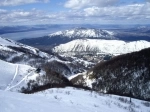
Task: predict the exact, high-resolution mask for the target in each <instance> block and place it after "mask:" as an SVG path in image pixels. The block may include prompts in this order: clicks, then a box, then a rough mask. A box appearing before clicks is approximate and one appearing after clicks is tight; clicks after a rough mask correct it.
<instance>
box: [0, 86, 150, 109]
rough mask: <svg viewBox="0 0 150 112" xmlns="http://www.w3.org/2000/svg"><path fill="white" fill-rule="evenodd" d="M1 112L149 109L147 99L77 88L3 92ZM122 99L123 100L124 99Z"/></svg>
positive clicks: (0, 103)
mask: <svg viewBox="0 0 150 112" xmlns="http://www.w3.org/2000/svg"><path fill="white" fill-rule="evenodd" d="M0 93H1V95H0V101H1V102H0V112H149V111H150V107H148V106H146V105H144V104H146V103H147V104H149V103H148V102H145V101H141V100H136V99H132V103H130V102H129V98H128V97H120V96H115V95H105V94H102V93H95V92H91V91H84V90H78V89H75V88H61V89H49V90H46V91H43V92H39V93H36V94H21V93H14V92H9V91H0ZM122 99H123V100H122Z"/></svg>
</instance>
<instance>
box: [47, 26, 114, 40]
mask: <svg viewBox="0 0 150 112" xmlns="http://www.w3.org/2000/svg"><path fill="white" fill-rule="evenodd" d="M49 36H50V37H53V36H63V37H68V38H109V39H113V38H115V37H114V32H112V31H107V30H100V29H92V28H75V29H71V30H65V31H58V32H56V33H52V34H50V35H49Z"/></svg>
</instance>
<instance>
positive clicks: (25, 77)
mask: <svg viewBox="0 0 150 112" xmlns="http://www.w3.org/2000/svg"><path fill="white" fill-rule="evenodd" d="M33 72H34V70H33V71H31V72H30V73H28V75H26V76H24V77H23V79H22V80H21V81H19V82H18V83H17V84H16V85H14V86H11V87H9V88H8V89H7V91H8V90H10V89H12V88H15V87H16V86H18V85H19V84H21V83H22V82H23V81H24V80H25V79H27V78H28V76H30V75H31V74H32V73H33Z"/></svg>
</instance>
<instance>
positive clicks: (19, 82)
mask: <svg viewBox="0 0 150 112" xmlns="http://www.w3.org/2000/svg"><path fill="white" fill-rule="evenodd" d="M38 75H39V74H37V73H36V72H35V68H33V67H30V66H28V65H22V64H12V63H8V62H5V61H2V60H0V89H1V90H6V91H7V90H12V91H17V90H20V88H21V87H23V86H26V84H27V82H28V81H29V80H30V79H32V80H35V79H36V77H37V76H38Z"/></svg>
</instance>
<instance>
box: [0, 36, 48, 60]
mask: <svg viewBox="0 0 150 112" xmlns="http://www.w3.org/2000/svg"><path fill="white" fill-rule="evenodd" d="M10 47H18V48H24V49H27V50H29V51H30V52H31V53H33V54H35V55H38V56H40V57H42V58H48V57H49V56H48V54H46V53H44V52H41V51H40V50H39V49H37V48H34V47H31V46H27V45H24V44H21V43H18V42H15V41H13V40H11V39H7V38H2V37H0V50H6V51H13V49H11V48H10Z"/></svg>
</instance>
